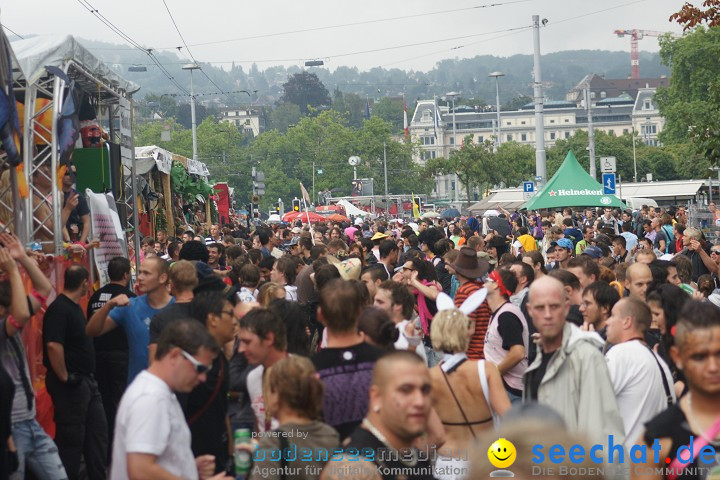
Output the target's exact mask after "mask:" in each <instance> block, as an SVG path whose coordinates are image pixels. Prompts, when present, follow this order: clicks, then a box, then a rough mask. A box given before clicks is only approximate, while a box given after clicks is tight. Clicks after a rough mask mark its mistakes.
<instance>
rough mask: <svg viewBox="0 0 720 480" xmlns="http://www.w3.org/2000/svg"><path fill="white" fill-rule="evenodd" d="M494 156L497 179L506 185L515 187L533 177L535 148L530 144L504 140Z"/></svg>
mask: <svg viewBox="0 0 720 480" xmlns="http://www.w3.org/2000/svg"><path fill="white" fill-rule="evenodd" d="M494 157H495V160H494V162H493V163H495V168H496V175H497V179H498V181H499V182H500V183H502V184H504V185H505V186H506V187H515V186H517V185H520V183H521V182H523V181H524V180H528V179H531V178H534V177H535V149H534V148H533V147H531V146H530V145H521V144H519V143H517V142H506V143H503V144H502V145H500V148H498V150H497V152H496V153H495V155H494Z"/></svg>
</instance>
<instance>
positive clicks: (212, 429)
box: [178, 291, 236, 473]
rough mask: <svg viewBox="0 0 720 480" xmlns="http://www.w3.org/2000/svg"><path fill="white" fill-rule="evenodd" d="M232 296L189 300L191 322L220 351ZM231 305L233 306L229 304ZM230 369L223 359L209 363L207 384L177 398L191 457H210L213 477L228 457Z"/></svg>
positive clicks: (230, 325) (226, 338)
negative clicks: (204, 331) (205, 332)
mask: <svg viewBox="0 0 720 480" xmlns="http://www.w3.org/2000/svg"><path fill="white" fill-rule="evenodd" d="M235 299H236V297H235V295H234V294H231V295H230V296H228V294H227V293H223V292H222V291H208V292H201V293H199V294H198V295H196V296H195V298H193V301H192V312H193V318H195V320H198V321H199V322H202V323H203V324H204V325H205V327H206V328H207V330H208V332H210V335H212V337H213V338H214V339H215V341H216V342H217V345H218V348H219V349H220V350H222V349H223V348H224V346H225V344H227V343H228V342H230V341H231V340H232V339H233V336H234V332H235V316H234V315H233V306H234V302H235ZM231 301H232V302H233V303H231ZM229 372H230V369H229V365H228V361H227V359H226V358H225V355H222V354H220V355H218V356H217V357H215V360H213V363H212V368H210V370H208V372H207V380H206V381H205V382H202V383H200V384H199V385H198V386H197V387H195V388H194V389H193V390H192V391H191V392H190V393H188V394H186V395H179V396H178V401H179V402H180V405H181V406H182V408H183V412H184V413H185V418H186V420H187V422H188V426H189V427H190V433H191V434H192V451H193V454H194V455H195V457H199V456H201V455H213V456H214V457H215V473H219V472H224V471H225V470H226V469H227V468H228V461H229V459H230V457H229V453H228V440H229V439H228V430H227V425H228V391H229V384H230V374H229Z"/></svg>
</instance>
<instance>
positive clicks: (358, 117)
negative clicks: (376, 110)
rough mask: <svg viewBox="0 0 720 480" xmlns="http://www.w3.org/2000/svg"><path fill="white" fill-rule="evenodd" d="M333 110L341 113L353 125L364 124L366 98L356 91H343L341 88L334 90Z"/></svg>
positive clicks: (357, 126)
mask: <svg viewBox="0 0 720 480" xmlns="http://www.w3.org/2000/svg"><path fill="white" fill-rule="evenodd" d="M331 108H332V110H335V111H336V112H338V113H339V114H341V115H342V116H343V117H344V118H345V119H346V120H347V122H348V125H350V126H351V127H356V128H359V127H360V126H362V123H363V120H364V116H365V99H364V98H361V97H360V95H358V94H356V93H343V92H341V91H340V89H339V88H336V89H335V91H334V92H333V101H332V106H331Z"/></svg>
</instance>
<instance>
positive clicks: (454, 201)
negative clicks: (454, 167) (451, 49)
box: [445, 92, 460, 204]
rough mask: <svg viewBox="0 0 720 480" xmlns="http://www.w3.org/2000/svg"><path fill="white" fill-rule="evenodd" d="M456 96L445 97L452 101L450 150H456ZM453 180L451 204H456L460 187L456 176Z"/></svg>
mask: <svg viewBox="0 0 720 480" xmlns="http://www.w3.org/2000/svg"><path fill="white" fill-rule="evenodd" d="M458 95H460V94H459V93H458V92H450V93H448V94H446V95H445V96H446V97H450V99H451V100H452V109H453V112H452V114H453V115H452V119H453V144H452V150H456V149H457V125H456V123H457V122H455V97H457V96H458ZM453 178H454V180H453V181H454V183H455V188H453V198H454V200H453V203H454V204H457V201H458V187H459V186H460V185H459V181H458V176H457V174H454V175H453Z"/></svg>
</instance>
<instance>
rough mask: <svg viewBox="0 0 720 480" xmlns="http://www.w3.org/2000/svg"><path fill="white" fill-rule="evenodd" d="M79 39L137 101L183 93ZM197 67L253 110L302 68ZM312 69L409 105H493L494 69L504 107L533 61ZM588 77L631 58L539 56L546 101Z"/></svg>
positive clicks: (647, 61)
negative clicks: (450, 97)
mask: <svg viewBox="0 0 720 480" xmlns="http://www.w3.org/2000/svg"><path fill="white" fill-rule="evenodd" d="M80 41H81V42H82V43H83V44H85V45H86V46H87V47H88V48H90V49H91V50H92V52H93V53H94V54H95V55H97V56H98V57H99V58H101V59H102V60H103V61H105V62H106V63H108V64H111V65H112V66H113V68H114V69H115V70H116V71H117V72H118V73H119V74H121V75H122V76H123V77H124V78H126V79H128V80H132V81H133V82H136V83H138V84H139V85H141V87H142V89H141V90H140V92H139V93H138V94H137V95H136V98H143V97H144V95H146V94H149V93H154V94H163V93H167V94H178V93H180V92H179V91H178V90H177V89H176V88H175V87H174V86H173V85H172V84H171V83H170V82H169V81H168V79H167V78H166V77H165V76H164V75H163V74H162V73H161V72H160V70H159V69H158V68H157V67H156V66H154V65H148V66H147V72H129V71H128V67H130V66H131V65H132V64H150V63H151V62H150V59H149V58H148V56H147V55H146V54H144V53H143V52H140V51H138V50H129V49H127V48H128V46H127V45H117V44H110V43H104V42H97V41H92V40H84V39H80ZM156 56H157V57H158V59H159V60H160V62H161V63H162V64H163V65H164V66H165V67H166V68H167V70H168V71H169V72H170V73H171V74H172V75H173V76H174V77H175V79H176V80H177V81H178V82H179V83H180V84H181V85H183V86H185V88H186V89H188V90H189V88H190V79H189V74H188V73H187V72H185V71H182V70H181V67H182V64H184V63H187V60H184V59H182V58H180V57H178V56H177V55H176V54H175V53H167V52H156ZM201 65H202V66H203V71H204V72H205V73H206V74H207V75H208V76H209V77H210V78H212V79H213V81H214V82H215V83H216V84H217V85H218V86H220V88H222V89H223V90H224V91H235V90H249V91H250V92H251V93H254V91H256V90H257V92H256V95H257V97H256V96H255V95H253V97H252V100H254V101H255V102H256V105H257V104H259V105H263V104H272V103H274V102H275V101H276V100H277V99H278V98H280V96H281V95H282V84H283V83H285V82H286V81H287V77H288V76H289V75H292V74H293V73H297V72H299V71H300V70H301V69H300V68H299V67H289V68H286V67H283V66H274V67H267V68H265V69H264V70H260V69H259V68H258V67H257V65H253V66H252V67H251V68H250V69H249V70H247V71H246V70H245V69H243V68H242V67H239V66H230V67H229V68H225V69H223V68H217V67H214V66H212V65H207V64H204V65H203V64H202V63H201ZM310 70H311V71H312V72H314V73H316V74H317V75H318V77H319V78H320V80H322V82H323V83H324V84H325V86H326V87H327V89H328V90H329V91H330V92H332V91H333V90H335V89H336V88H339V89H340V90H341V91H343V92H352V93H357V94H358V95H360V96H362V97H364V96H366V95H367V96H369V97H370V98H380V97H385V96H397V95H401V94H402V93H405V95H406V97H407V100H408V104H411V103H414V101H415V100H417V99H421V98H422V99H426V98H432V96H433V95H442V94H444V93H446V92H450V91H457V92H460V93H461V94H462V97H463V98H475V99H477V100H479V101H485V102H486V103H489V104H494V103H495V83H494V80H493V79H491V78H488V74H489V73H490V72H493V71H501V72H503V73H504V74H505V76H504V77H502V78H501V79H500V97H501V102H502V103H506V102H507V101H509V100H510V99H512V98H514V97H517V96H520V95H528V96H532V78H533V77H532V70H533V59H532V56H531V55H513V56H511V57H495V56H492V55H483V56H476V57H473V58H468V59H462V60H459V59H446V60H442V61H440V62H438V63H437V65H436V67H435V68H434V69H432V70H430V71H428V72H421V71H413V70H411V71H405V70H400V69H390V70H386V69H384V68H374V69H371V70H369V71H359V70H358V69H357V68H351V67H338V68H337V69H335V70H334V71H333V72H330V70H328V69H326V68H318V67H311V68H310ZM640 71H641V72H642V75H643V77H659V76H661V75H669V74H670V71H669V69H668V68H667V67H666V66H664V65H662V64H661V62H660V56H659V54H657V53H649V52H640ZM589 73H597V74H600V75H604V76H605V77H607V78H626V77H627V76H629V74H630V54H629V52H611V51H606V50H567V51H563V52H556V53H549V54H546V55H543V57H542V76H543V82H544V83H545V84H546V85H547V87H546V90H545V91H546V96H547V97H548V98H551V99H557V100H559V99H564V97H565V92H567V90H569V89H570V88H572V87H574V86H575V85H576V84H577V83H578V82H579V81H580V80H582V78H583V77H584V76H585V75H586V74H589ZM193 81H194V85H195V91H196V92H199V93H213V92H217V88H216V87H215V86H213V85H212V84H211V82H210V81H209V80H208V79H207V78H205V77H204V76H203V75H202V74H197V73H196V74H195V75H194V77H193ZM185 98H187V97H179V98H178V101H179V102H183V101H184V99H185ZM199 99H200V100H201V101H213V100H214V102H215V103H221V104H227V105H230V106H234V105H241V104H247V103H248V101H249V100H250V97H248V96H247V95H245V94H244V93H240V94H233V95H230V96H225V95H214V94H211V95H202V96H200V97H199Z"/></svg>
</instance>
